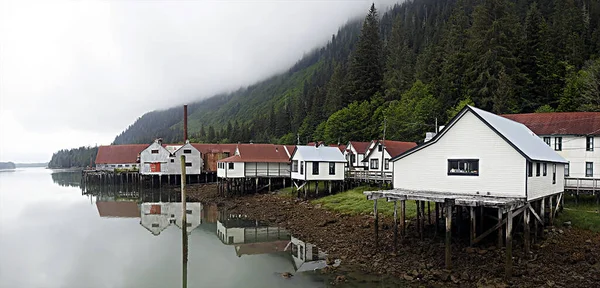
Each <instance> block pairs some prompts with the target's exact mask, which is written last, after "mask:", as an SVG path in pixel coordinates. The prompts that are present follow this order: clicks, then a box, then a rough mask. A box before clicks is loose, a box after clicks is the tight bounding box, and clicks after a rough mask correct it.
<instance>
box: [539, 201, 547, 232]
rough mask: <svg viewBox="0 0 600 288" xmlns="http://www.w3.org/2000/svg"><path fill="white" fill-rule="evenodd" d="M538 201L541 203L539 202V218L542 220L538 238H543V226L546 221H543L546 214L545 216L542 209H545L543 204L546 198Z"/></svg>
mask: <svg viewBox="0 0 600 288" xmlns="http://www.w3.org/2000/svg"><path fill="white" fill-rule="evenodd" d="M540 201H541V202H540V218H542V225H541V226H542V227H541V231H540V236H541V237H542V238H544V226H545V225H546V219H545V217H546V214H545V211H544V209H545V208H546V207H545V206H546V203H545V201H546V198H545V197H542V200H540Z"/></svg>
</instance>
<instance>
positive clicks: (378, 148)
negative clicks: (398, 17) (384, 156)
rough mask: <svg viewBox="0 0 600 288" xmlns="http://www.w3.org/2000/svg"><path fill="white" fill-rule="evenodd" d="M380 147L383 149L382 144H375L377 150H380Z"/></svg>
mask: <svg viewBox="0 0 600 288" xmlns="http://www.w3.org/2000/svg"><path fill="white" fill-rule="evenodd" d="M382 149H383V146H382V145H381V144H379V145H378V146H377V151H379V152H381V150H382Z"/></svg>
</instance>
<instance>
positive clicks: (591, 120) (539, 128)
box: [501, 112, 600, 135]
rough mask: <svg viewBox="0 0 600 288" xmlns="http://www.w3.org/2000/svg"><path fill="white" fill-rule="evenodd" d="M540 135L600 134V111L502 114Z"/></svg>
mask: <svg viewBox="0 0 600 288" xmlns="http://www.w3.org/2000/svg"><path fill="white" fill-rule="evenodd" d="M501 116H503V117H505V118H508V119H510V120H513V121H516V122H519V123H522V124H524V125H525V126H527V127H528V128H529V129H530V130H531V131H533V133H535V134H538V135H600V112H554V113H527V114H506V115H501Z"/></svg>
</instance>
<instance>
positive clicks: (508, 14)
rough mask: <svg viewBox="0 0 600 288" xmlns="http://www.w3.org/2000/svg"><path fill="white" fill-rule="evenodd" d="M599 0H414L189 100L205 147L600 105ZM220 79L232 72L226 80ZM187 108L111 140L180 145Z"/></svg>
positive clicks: (412, 128) (425, 127)
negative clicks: (223, 89)
mask: <svg viewBox="0 0 600 288" xmlns="http://www.w3.org/2000/svg"><path fill="white" fill-rule="evenodd" d="M599 51H600V2H599V1H597V0H538V1H531V0H512V1H511V0H446V1H439V0H414V1H408V2H405V3H403V4H400V5H396V6H394V7H393V8H392V9H390V10H389V11H386V12H385V13H383V15H379V13H378V11H376V10H375V8H374V7H371V9H370V10H369V11H368V14H367V15H366V17H365V18H364V19H360V20H357V21H351V22H349V23H347V24H346V25H344V26H343V27H341V28H340V29H339V31H338V33H337V34H336V35H333V36H332V38H331V40H330V41H329V42H328V43H327V45H325V46H324V47H322V48H319V49H316V50H314V51H313V52H311V53H309V54H308V55H306V56H305V57H303V58H302V59H301V60H300V61H298V62H297V64H296V65H294V66H293V67H292V68H290V69H289V71H287V72H286V73H284V74H281V75H277V76H274V77H272V78H270V79H267V80H265V81H263V82H260V83H257V84H255V85H252V86H249V87H246V88H242V89H240V90H238V91H236V92H233V93H229V94H223V95H217V96H214V97H212V98H209V99H206V100H203V101H200V102H197V103H193V104H191V105H190V107H189V111H190V113H191V114H190V117H189V122H190V135H192V138H193V139H192V140H194V141H198V142H238V141H242V142H247V141H250V140H252V141H254V142H274V143H296V141H297V138H299V139H300V142H301V143H305V142H307V141H313V140H325V141H327V142H329V143H336V142H338V141H339V142H345V141H347V140H350V139H351V140H357V141H360V140H370V139H374V138H379V137H381V133H382V125H383V122H384V119H385V120H386V122H387V128H388V129H387V134H386V138H388V139H396V140H411V141H418V140H421V139H422V138H423V136H424V132H426V131H433V129H434V123H435V121H436V119H437V121H438V122H439V123H444V122H445V121H447V120H448V118H449V117H451V116H453V115H454V114H455V113H456V112H457V111H458V110H459V109H460V108H461V107H462V106H464V105H466V104H473V105H476V106H478V107H480V108H482V109H486V110H489V111H492V112H494V113H519V112H542V111H600V59H599V56H600V55H599ZM224 80H225V79H224ZM181 122H182V108H181V107H175V108H171V109H169V110H165V111H154V112H150V113H147V114H145V115H144V116H142V117H141V118H139V119H138V120H137V121H136V122H135V123H134V124H133V125H131V126H130V127H129V128H127V129H126V130H125V131H124V132H123V133H121V134H120V135H118V136H117V137H116V138H115V141H114V143H115V144H124V143H150V142H151V141H152V140H153V139H154V138H156V137H162V138H164V139H165V141H168V142H178V141H181V140H182V132H181V125H182V123H181Z"/></svg>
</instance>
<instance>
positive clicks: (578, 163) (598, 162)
mask: <svg viewBox="0 0 600 288" xmlns="http://www.w3.org/2000/svg"><path fill="white" fill-rule="evenodd" d="M544 137H550V147H552V149H554V144H555V142H556V140H555V139H556V138H555V137H562V151H556V153H558V154H559V155H560V156H562V157H563V158H565V159H567V161H569V176H567V177H569V178H585V162H592V163H594V175H593V177H594V178H600V137H594V151H586V137H585V136H575V135H540V138H542V139H543V138H544Z"/></svg>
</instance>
